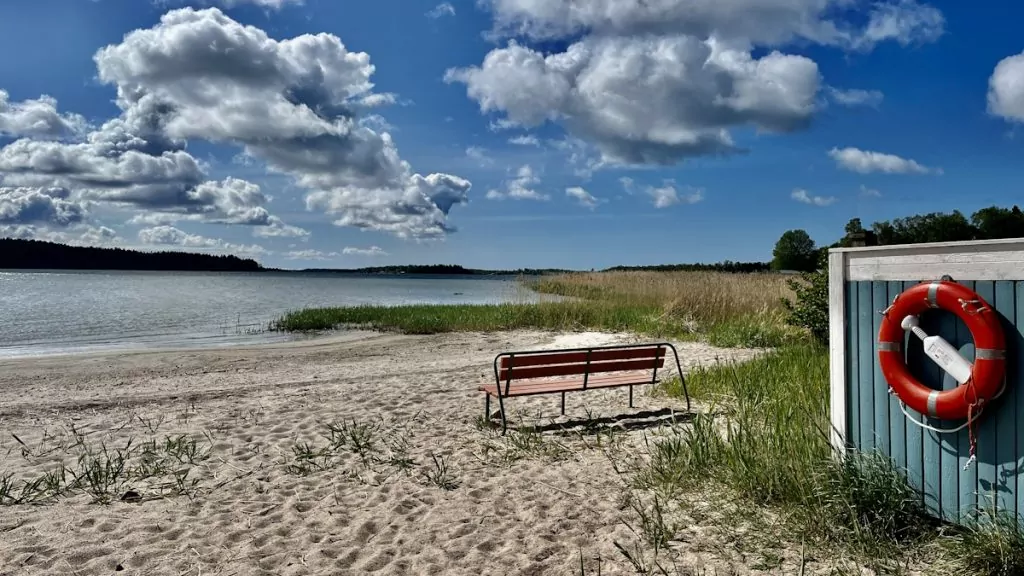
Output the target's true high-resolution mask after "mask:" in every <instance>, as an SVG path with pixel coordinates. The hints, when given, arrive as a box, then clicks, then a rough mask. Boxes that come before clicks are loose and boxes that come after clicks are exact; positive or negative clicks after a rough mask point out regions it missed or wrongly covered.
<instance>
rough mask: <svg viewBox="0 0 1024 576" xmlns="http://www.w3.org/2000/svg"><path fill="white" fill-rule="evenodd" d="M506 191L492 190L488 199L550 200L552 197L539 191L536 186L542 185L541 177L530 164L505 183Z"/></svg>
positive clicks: (488, 194) (524, 165)
mask: <svg viewBox="0 0 1024 576" xmlns="http://www.w3.org/2000/svg"><path fill="white" fill-rule="evenodd" d="M505 184H506V189H505V190H497V189H493V188H492V189H491V190H488V191H487V198H489V199H491V200H503V199H505V198H511V199H513V200H549V199H550V196H548V195H547V194H542V193H540V192H538V191H537V189H536V186H537V184H540V177H539V176H537V175H536V174H535V173H534V172H533V168H531V167H530V165H529V164H523V165H522V166H520V167H519V170H517V171H516V175H515V177H514V178H512V179H510V180H508V181H507V182H505Z"/></svg>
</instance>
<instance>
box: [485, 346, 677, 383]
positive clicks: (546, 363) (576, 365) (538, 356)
mask: <svg viewBox="0 0 1024 576" xmlns="http://www.w3.org/2000/svg"><path fill="white" fill-rule="evenodd" d="M665 354H666V348H665V347H664V346H659V345H655V346H643V347H636V348H612V349H601V348H596V349H593V350H574V351H569V352H560V351H557V350H553V351H551V352H522V353H518V354H512V355H510V356H502V358H501V362H500V365H499V372H498V378H499V379H500V380H501V381H502V382H506V381H508V380H510V379H511V380H528V379H530V378H545V377H549V376H570V375H575V374H595V373H599V372H625V371H634V370H655V369H657V368H661V367H662V366H664V365H665ZM510 377H511V378H510Z"/></svg>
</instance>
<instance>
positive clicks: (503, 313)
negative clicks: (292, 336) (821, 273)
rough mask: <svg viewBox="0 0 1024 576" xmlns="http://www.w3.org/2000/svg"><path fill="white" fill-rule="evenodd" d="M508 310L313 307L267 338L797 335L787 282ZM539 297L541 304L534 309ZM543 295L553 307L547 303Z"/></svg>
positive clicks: (534, 285) (595, 289) (669, 275)
mask: <svg viewBox="0 0 1024 576" xmlns="http://www.w3.org/2000/svg"><path fill="white" fill-rule="evenodd" d="M520 284H521V286H522V287H523V288H525V289H529V290H531V291H533V293H532V294H530V298H527V296H526V295H525V294H520V295H513V296H512V297H511V298H510V302H508V303H504V304H493V305H466V304H452V305H409V306H350V307H334V308H312V309H305V310H299V311H294V312H290V313H288V314H285V315H284V316H283V317H282V318H280V319H278V320H277V321H276V322H274V323H273V324H272V325H271V329H272V330H282V331H317V330H331V329H335V328H343V327H361V328H370V329H374V330H382V331H387V330H391V331H398V332H403V333H408V334H435V333H441V332H457V331H495V330H514V329H522V328H537V329H551V330H583V329H596V330H612V331H631V332H635V333H640V334H647V335H651V336H657V337H673V338H680V339H695V338H705V339H707V340H708V341H709V342H710V343H712V344H715V345H719V346H728V347H736V346H753V347H773V346H778V345H781V344H784V343H786V342H789V341H794V340H799V339H800V338H802V337H803V336H804V332H803V331H802V330H799V329H796V328H793V327H789V326H786V324H785V321H784V317H785V312H784V309H783V306H782V299H783V298H789V297H790V296H791V292H790V290H789V288H788V287H787V286H786V283H785V276H782V275H776V274H726V273H715V272H598V273H575V274H564V275H556V276H550V277H543V278H539V279H523V280H521V282H520ZM537 293H539V294H541V295H542V297H541V301H540V302H534V303H527V300H535V299H536V297H537ZM543 295H552V296H556V297H558V298H557V299H552V300H546V299H544V298H543Z"/></svg>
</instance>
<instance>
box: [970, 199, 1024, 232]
mask: <svg viewBox="0 0 1024 576" xmlns="http://www.w3.org/2000/svg"><path fill="white" fill-rule="evenodd" d="M971 224H973V225H974V227H975V229H976V230H977V237H978V238H979V239H982V240H994V239H997V238H1019V237H1022V236H1024V213H1022V212H1021V211H1020V208H1018V207H1017V206H1014V207H1013V208H1012V209H1006V208H999V207H998V206H990V207H988V208H982V209H981V210H978V211H977V212H975V213H974V214H972V215H971Z"/></svg>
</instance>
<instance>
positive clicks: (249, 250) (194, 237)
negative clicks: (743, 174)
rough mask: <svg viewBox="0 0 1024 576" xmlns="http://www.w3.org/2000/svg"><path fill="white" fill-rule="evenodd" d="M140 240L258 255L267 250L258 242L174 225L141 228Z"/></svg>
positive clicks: (163, 244)
mask: <svg viewBox="0 0 1024 576" xmlns="http://www.w3.org/2000/svg"><path fill="white" fill-rule="evenodd" d="M139 241H140V242H142V243H143V244H149V245H155V246H180V247H183V248H192V249H200V250H212V251H215V252H221V253H230V254H247V255H257V254H266V253H267V250H266V249H264V248H263V247H262V246H258V245H256V244H249V245H245V244H232V243H230V242H225V241H224V240H221V239H219V238H207V237H206V236H201V235H199V234H189V233H188V232H185V231H183V230H180V229H178V228H175V227H173V226H154V227H152V228H143V229H142V230H139Z"/></svg>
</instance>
